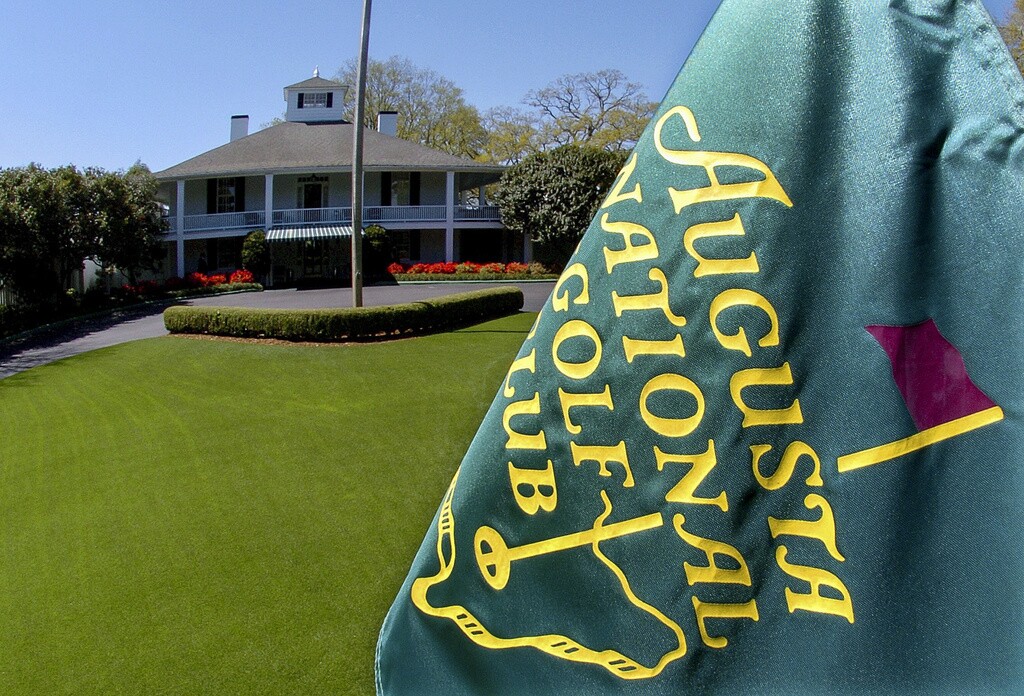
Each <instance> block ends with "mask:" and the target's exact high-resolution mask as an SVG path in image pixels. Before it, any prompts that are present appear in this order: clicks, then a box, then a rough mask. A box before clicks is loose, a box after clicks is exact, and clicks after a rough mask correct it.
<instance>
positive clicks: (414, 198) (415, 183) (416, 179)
mask: <svg viewBox="0 0 1024 696" xmlns="http://www.w3.org/2000/svg"><path fill="white" fill-rule="evenodd" d="M419 204H420V173H419V172H412V173H411V174H409V205H419Z"/></svg>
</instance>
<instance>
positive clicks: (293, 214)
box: [274, 208, 352, 226]
mask: <svg viewBox="0 0 1024 696" xmlns="http://www.w3.org/2000/svg"><path fill="white" fill-rule="evenodd" d="M320 222H348V223H351V222H352V209H351V208H292V209H291V210H275V211H274V225H275V226H277V225H303V224H305V225H309V224H313V225H315V224H317V223H320Z"/></svg>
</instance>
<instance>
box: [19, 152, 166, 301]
mask: <svg viewBox="0 0 1024 696" xmlns="http://www.w3.org/2000/svg"><path fill="white" fill-rule="evenodd" d="M156 188H157V184H156V181H155V180H154V179H153V177H152V175H151V174H150V173H149V170H148V169H147V168H146V167H145V166H144V165H141V164H136V165H135V166H133V167H132V168H130V169H129V170H128V171H126V172H106V171H104V170H102V169H86V170H85V171H84V172H82V171H79V170H78V169H77V168H75V167H73V166H65V167H58V168H56V169H44V168H42V167H40V166H38V165H35V164H33V165H29V166H27V167H18V168H12V169H3V170H0V282H2V283H3V284H4V285H5V286H7V287H8V288H10V289H13V290H14V291H15V292H17V293H18V294H19V295H20V296H21V298H22V299H23V300H24V301H26V302H47V301H50V300H52V299H53V298H55V297H57V296H58V295H60V293H61V292H62V291H63V290H64V289H65V288H67V287H69V286H70V285H71V281H72V278H73V275H74V273H75V272H76V271H78V270H79V269H80V268H81V267H82V262H83V261H84V260H85V259H88V258H91V259H94V260H95V261H96V262H97V264H99V265H100V266H102V267H105V268H115V267H116V268H117V269H118V270H120V271H122V272H124V273H125V274H126V275H128V276H129V278H130V279H132V282H133V283H134V282H135V274H136V273H138V272H139V271H140V270H143V269H145V268H149V267H151V266H152V265H153V264H154V263H155V262H156V261H157V260H158V259H159V258H160V256H161V255H162V254H163V253H164V247H163V244H162V240H161V239H160V236H159V233H160V232H161V231H162V230H163V229H164V222H163V220H162V219H161V218H160V210H159V207H158V204H157V202H156V200H155V194H156Z"/></svg>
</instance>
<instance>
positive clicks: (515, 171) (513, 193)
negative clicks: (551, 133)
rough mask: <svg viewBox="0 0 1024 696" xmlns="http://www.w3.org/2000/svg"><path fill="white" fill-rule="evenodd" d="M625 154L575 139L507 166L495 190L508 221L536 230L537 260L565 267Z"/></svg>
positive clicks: (529, 231)
mask: <svg viewBox="0 0 1024 696" xmlns="http://www.w3.org/2000/svg"><path fill="white" fill-rule="evenodd" d="M625 158H626V155H625V153H624V152H621V151H619V152H609V151H607V150H602V149H600V148H596V147H592V146H589V145H574V144H570V145H562V146H560V147H557V148H555V149H554V150H550V151H548V152H539V153H536V154H532V155H529V156H527V157H526V158H524V159H523V161H522V162H520V163H519V164H516V165H513V166H511V167H509V168H508V169H506V170H505V172H504V173H503V174H502V177H501V182H500V184H499V186H498V190H497V191H496V192H495V194H494V200H495V202H496V203H497V204H498V206H499V207H500V209H501V218H502V220H503V221H504V223H505V226H506V227H508V228H509V229H512V230H516V231H519V232H523V233H524V234H529V235H531V237H532V238H533V240H534V241H535V242H537V247H536V249H535V254H536V257H537V259H538V260H540V261H542V262H544V263H547V264H552V265H554V266H557V267H561V266H563V265H564V264H565V262H566V261H567V260H568V259H569V257H570V256H571V255H572V252H573V250H574V249H575V248H576V245H577V244H578V243H579V240H580V238H581V237H582V236H583V232H584V231H585V230H586V229H587V225H589V224H590V221H591V219H592V218H593V217H594V214H595V213H596V212H597V209H598V207H599V206H600V204H601V201H602V200H603V199H604V197H605V196H606V195H607V193H608V191H609V190H610V189H611V186H612V184H613V183H614V182H615V177H616V175H617V174H618V172H619V169H621V168H622V165H623V164H624V163H625Z"/></svg>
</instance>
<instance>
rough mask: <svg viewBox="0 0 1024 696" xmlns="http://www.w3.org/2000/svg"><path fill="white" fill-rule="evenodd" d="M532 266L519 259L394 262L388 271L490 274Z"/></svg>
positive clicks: (520, 269) (517, 270) (391, 272)
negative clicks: (506, 260)
mask: <svg viewBox="0 0 1024 696" xmlns="http://www.w3.org/2000/svg"><path fill="white" fill-rule="evenodd" d="M529 272H530V266H528V265H527V264H525V263H519V262H518V261H510V262H509V263H508V264H503V263H497V262H492V263H485V264H480V263H475V262H473V261H460V262H459V263H452V262H441V263H414V264H413V265H411V266H409V267H408V268H406V267H405V266H403V265H402V264H400V263H393V264H391V265H390V266H388V273H390V274H392V275H398V274H403V273H408V274H430V275H451V274H454V273H459V274H463V273H490V274H506V273H517V274H518V273H529Z"/></svg>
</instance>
